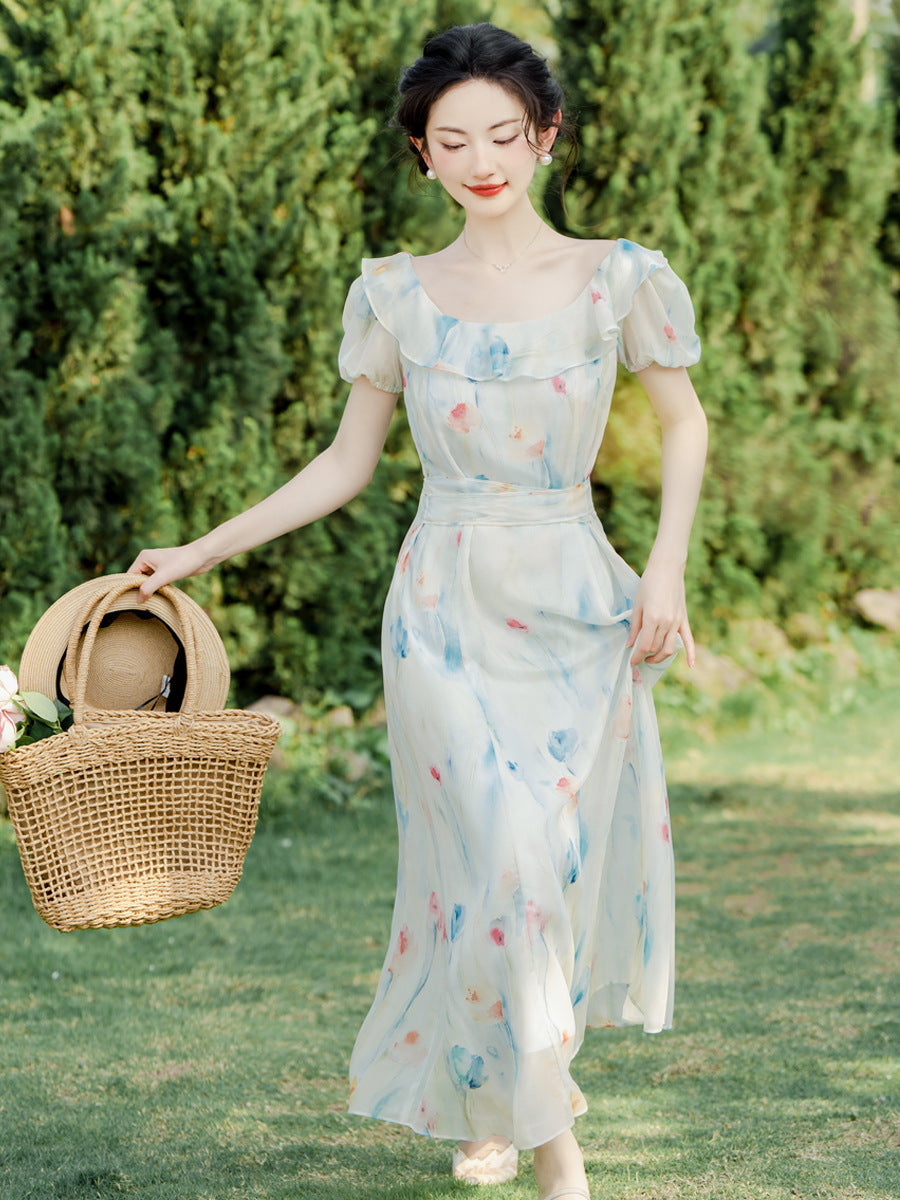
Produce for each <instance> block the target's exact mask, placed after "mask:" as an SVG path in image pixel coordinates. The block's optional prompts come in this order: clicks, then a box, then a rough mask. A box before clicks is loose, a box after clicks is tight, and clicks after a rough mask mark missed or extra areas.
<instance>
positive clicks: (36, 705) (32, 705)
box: [19, 692, 59, 725]
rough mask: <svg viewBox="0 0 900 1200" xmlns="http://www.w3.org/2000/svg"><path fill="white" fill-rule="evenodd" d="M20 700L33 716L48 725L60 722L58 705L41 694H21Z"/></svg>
mask: <svg viewBox="0 0 900 1200" xmlns="http://www.w3.org/2000/svg"><path fill="white" fill-rule="evenodd" d="M19 699H20V700H21V701H22V704H23V706H24V707H25V708H27V709H28V711H29V712H30V713H31V714H32V715H33V716H35V717H37V718H38V719H39V720H41V721H46V722H47V724H48V725H53V724H55V723H56V722H57V721H58V720H59V717H58V715H57V712H56V705H55V704H54V703H53V701H52V700H48V699H47V697H46V696H44V695H43V694H42V693H41V692H20V693H19Z"/></svg>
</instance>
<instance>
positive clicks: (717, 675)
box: [690, 646, 754, 697]
mask: <svg viewBox="0 0 900 1200" xmlns="http://www.w3.org/2000/svg"><path fill="white" fill-rule="evenodd" d="M690 678H691V680H692V682H693V683H694V686H695V687H698V688H699V689H700V691H701V692H706V693H707V694H708V695H710V696H713V697H718V696H724V695H726V693H728V692H736V691H738V690H739V689H740V688H742V687H743V686H744V685H745V684H747V683H751V682H752V681H753V678H754V676H753V675H752V673H751V672H750V671H748V670H746V669H745V668H744V667H741V666H738V664H737V663H736V662H735V661H734V659H733V658H729V657H728V655H727V654H713V652H712V650H709V649H708V648H707V647H706V646H698V647H697V658H696V662H695V663H694V669H693V671H691V672H690Z"/></svg>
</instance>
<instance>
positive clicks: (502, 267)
mask: <svg viewBox="0 0 900 1200" xmlns="http://www.w3.org/2000/svg"><path fill="white" fill-rule="evenodd" d="M543 228H544V222H543V221H539V222H538V227H537V229H536V230H535V234H534V237H533V238H532V239H531V241H530V242H529V243H528V245H527V246H523V247H522V249H521V250H520V251H519V253H518V254H517V255H516V256H515V258H511V259H510V260H509V262H508V263H495V262H491V260H490V259H489V258H482V257H481V255H480V254H476V253H475V251H474V250H473V249H472V247H471V246H470V245H469V239H468V238H467V237H466V227H465V225H463V244H464V246H465V247H466V249H467V250H468V252H469V253H470V254H471V255H472V257H473V258H477V259H478V260H479V262H483V263H487V264H488V266H489V267H493V268H494V270H495V271H501V272H502V271H508V270H509V268H510V267H511V266H512V265H513V263H514V262H516V261H517V260H518V259H520V258H521V257H522V255H523V254H524V253H525V251H526V250H530V249H531V247H532V246H533V245H534V243H535V242H536V241H537V239H538V234H539V233H540V232H541V230H542V229H543Z"/></svg>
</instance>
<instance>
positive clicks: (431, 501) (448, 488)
mask: <svg viewBox="0 0 900 1200" xmlns="http://www.w3.org/2000/svg"><path fill="white" fill-rule="evenodd" d="M593 513H594V504H593V500H592V499H591V486H590V482H589V481H588V480H587V479H584V480H582V482H581V483H576V484H575V485H574V487H566V488H525V487H515V486H512V485H507V484H503V483H494V482H493V481H491V480H482V479H462V478H461V479H454V478H450V477H446V476H439V477H435V476H427V477H426V479H425V482H424V484H423V485H422V495H421V497H420V499H419V510H418V513H417V514H416V519H417V521H420V522H422V523H423V524H427V525H545V524H547V523H548V522H551V523H552V522H559V521H577V520H579V519H581V518H584V517H587V516H591V515H593Z"/></svg>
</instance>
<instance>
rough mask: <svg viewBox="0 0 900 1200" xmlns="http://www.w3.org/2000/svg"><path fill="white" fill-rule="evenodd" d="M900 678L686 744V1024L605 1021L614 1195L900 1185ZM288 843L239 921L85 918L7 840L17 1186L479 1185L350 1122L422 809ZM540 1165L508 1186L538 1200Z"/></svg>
mask: <svg viewBox="0 0 900 1200" xmlns="http://www.w3.org/2000/svg"><path fill="white" fill-rule="evenodd" d="M898 714H900V692H895V693H893V694H890V695H887V696H885V695H881V696H874V697H872V699H871V702H870V703H860V705H859V706H858V707H857V708H856V710H854V711H852V712H850V713H849V714H845V716H843V717H841V718H832V719H830V720H829V721H828V722H827V723H824V724H820V725H810V726H808V727H806V728H803V729H801V730H799V731H798V730H797V729H796V728H795V729H793V730H792V731H791V733H790V734H788V733H778V732H774V733H766V734H763V733H756V734H753V735H752V736H751V735H748V736H746V737H742V738H735V739H732V740H725V741H721V742H719V743H718V744H703V745H699V746H691V745H690V743H689V742H687V741H686V740H685V739H683V738H676V737H674V736H673V737H672V739H671V744H670V754H669V777H670V782H671V805H672V813H673V822H674V838H675V849H676V855H677V859H678V864H679V910H678V922H679V924H678V965H679V977H678V986H677V993H676V1025H675V1029H674V1030H673V1031H672V1032H670V1033H666V1034H661V1035H659V1036H656V1037H648V1036H646V1035H644V1034H642V1033H641V1032H639V1031H637V1030H617V1031H606V1030H602V1031H601V1030H597V1031H592V1032H589V1033H588V1037H587V1040H586V1042H585V1045H584V1047H583V1049H582V1052H581V1054H580V1055H579V1057H578V1059H577V1060H576V1064H575V1076H576V1079H577V1080H578V1082H579V1084H580V1086H581V1087H582V1089H583V1090H584V1092H585V1094H586V1096H587V1098H588V1103H589V1105H590V1111H589V1113H588V1114H587V1116H585V1117H583V1118H580V1119H579V1121H578V1123H577V1126H576V1128H577V1132H578V1134H579V1137H580V1139H581V1141H582V1145H583V1146H584V1148H585V1154H586V1158H587V1161H588V1172H589V1177H590V1180H591V1187H592V1194H593V1196H594V1197H595V1200H613V1198H616V1200H639V1198H647V1200H649V1198H651V1197H653V1198H658V1200H688V1198H700V1197H703V1198H706V1197H709V1198H713V1197H715V1198H716V1200H743V1198H751V1197H752V1198H757V1197H772V1198H778V1200H790V1198H793V1197H810V1198H812V1197H828V1198H834V1200H838V1198H840V1200H875V1198H881V1197H888V1196H892V1197H896V1196H898V1195H900V1062H898V1058H900V1011H898V988H900V903H898V894H900V785H898V782H897V780H898V779H900V718H898ZM302 820H303V822H304V823H305V827H304V828H299V827H296V828H291V827H289V826H288V825H286V824H285V820H284V818H280V820H279V822H278V824H277V825H272V824H269V825H268V826H267V827H263V828H261V829H260V832H259V833H258V835H257V837H256V839H255V840H254V843H253V846H252V847H251V851H250V854H249V856H248V860H247V867H246V871H245V876H244V880H243V882H242V883H241V884H240V886H239V887H238V889H237V891H236V892H235V894H234V896H233V897H232V899H231V900H230V901H229V902H228V903H227V904H226V905H225V906H223V907H222V908H219V909H216V910H214V911H212V912H208V913H201V914H195V915H193V916H189V917H184V918H181V919H179V920H176V921H169V922H165V923H163V924H160V925H155V926H149V927H146V928H141V929H133V930H111V931H86V932H80V933H71V934H59V933H56V932H54V931H52V930H50V929H49V928H47V927H46V926H44V925H43V924H42V922H41V921H40V920H39V918H38V917H37V915H36V914H35V913H34V911H33V909H32V907H31V902H30V897H29V895H28V891H27V888H26V886H25V883H24V880H23V878H22V874H21V869H20V867H19V863H18V857H17V854H16V850H15V846H14V843H13V841H12V837H11V834H10V833H9V830H8V827H3V831H2V832H0V903H2V918H3V934H2V943H0V1038H2V1041H0V1047H2V1049H0V1197H2V1200H24V1198H25V1197H29V1198H30V1197H34V1198H39V1200H86V1198H94V1197H97V1198H100V1197H102V1198H104V1200H106V1198H112V1197H121V1196H140V1197H142V1200H225V1198H230V1197H241V1198H247V1200H249V1198H251V1197H254V1198H255V1197H266V1198H267V1200H287V1198H288V1197H321V1198H322V1200H338V1198H339V1197H340V1198H343V1197H348V1198H365V1197H389V1198H393V1200H413V1198H414V1197H415V1198H416V1200H427V1198H428V1197H447V1196H451V1195H459V1196H462V1195H472V1194H473V1190H472V1189H471V1188H467V1187H466V1185H464V1184H459V1183H456V1182H454V1181H453V1180H452V1179H451V1178H450V1174H449V1163H450V1144H449V1143H447V1142H439V1141H428V1140H426V1139H422V1138H419V1137H416V1136H415V1135H413V1134H412V1133H410V1132H409V1131H407V1130H405V1129H402V1128H400V1127H396V1126H391V1125H386V1124H382V1123H379V1122H374V1121H368V1120H363V1119H360V1118H357V1117H351V1116H349V1115H348V1114H347V1113H346V1111H345V1106H346V1094H347V1088H346V1082H345V1077H346V1068H347V1061H348V1057H349V1052H350V1048H351V1046H352V1042H353V1038H354V1036H355V1033H356V1030H357V1028H358V1026H359V1024H360V1022H361V1020H362V1018H363V1016H364V1014H365V1012H366V1010H367V1007H368V1004H369V1001H370V999H371V996H372V993H373V991H374V987H375V982H376V978H377V974H378V969H379V967H380V964H381V958H382V953H383V947H384V942H385V940H386V937H387V933H388V925H389V920H390V913H391V903H392V898H393V886H394V877H395V870H396V833H395V828H394V823H393V809H392V807H391V805H390V803H389V802H387V801H386V800H385V799H384V798H375V797H372V798H370V799H369V800H367V801H366V803H365V806H364V807H357V808H356V809H349V810H345V811H342V812H327V811H322V810H317V811H315V812H314V813H312V814H308V815H306V816H305V817H303V818H302ZM521 1165H522V1168H523V1169H522V1171H521V1172H520V1178H519V1180H517V1181H516V1182H515V1183H513V1184H507V1185H505V1186H504V1187H503V1188H502V1189H491V1188H485V1189H481V1190H480V1191H479V1195H480V1196H483V1197H484V1198H485V1200H488V1198H489V1197H491V1196H494V1197H506V1198H507V1200H525V1198H526V1197H528V1198H529V1200H534V1197H535V1196H536V1195H537V1192H536V1189H535V1187H534V1183H533V1179H532V1177H531V1173H530V1169H529V1168H530V1154H527V1153H525V1154H523V1155H522V1156H521Z"/></svg>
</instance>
